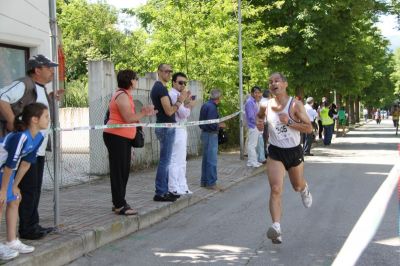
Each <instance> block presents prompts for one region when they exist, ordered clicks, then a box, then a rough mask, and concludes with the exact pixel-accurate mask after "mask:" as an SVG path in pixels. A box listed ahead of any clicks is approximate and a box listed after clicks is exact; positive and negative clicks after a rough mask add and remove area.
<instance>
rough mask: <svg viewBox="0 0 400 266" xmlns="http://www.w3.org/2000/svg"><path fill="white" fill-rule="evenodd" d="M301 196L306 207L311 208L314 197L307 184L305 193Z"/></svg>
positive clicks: (301, 193)
mask: <svg viewBox="0 0 400 266" xmlns="http://www.w3.org/2000/svg"><path fill="white" fill-rule="evenodd" d="M300 195H301V200H302V201H303V205H304V207H306V208H310V207H311V205H312V195H311V193H310V190H309V189H308V185H307V184H306V187H305V189H304V191H302V192H300Z"/></svg>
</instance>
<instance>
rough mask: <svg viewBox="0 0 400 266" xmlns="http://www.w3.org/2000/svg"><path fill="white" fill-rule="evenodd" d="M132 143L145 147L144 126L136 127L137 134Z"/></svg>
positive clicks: (134, 145)
mask: <svg viewBox="0 0 400 266" xmlns="http://www.w3.org/2000/svg"><path fill="white" fill-rule="evenodd" d="M131 145H132V147H134V148H143V147H144V132H143V128H142V127H137V128H136V136H135V138H134V139H133V140H132V141H131Z"/></svg>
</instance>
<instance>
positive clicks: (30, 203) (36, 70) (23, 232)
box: [0, 55, 63, 240]
mask: <svg viewBox="0 0 400 266" xmlns="http://www.w3.org/2000/svg"><path fill="white" fill-rule="evenodd" d="M56 66H58V64H56V63H54V62H52V61H51V60H50V59H48V58H47V57H45V56H44V55H36V56H33V57H31V58H30V59H29V60H28V63H27V66H26V74H27V78H25V80H27V81H29V84H32V86H33V88H27V86H26V85H25V84H26V83H25V82H23V81H21V80H17V81H14V82H12V83H11V84H10V85H8V86H6V87H4V88H2V89H0V114H1V115H2V117H4V119H5V120H6V125H7V130H8V131H12V130H14V119H15V115H18V114H14V111H13V109H12V106H14V104H16V103H17V102H21V99H23V98H24V97H25V96H26V95H25V91H26V90H27V92H29V91H30V92H31V93H32V94H33V96H31V97H30V98H29V99H32V100H33V102H39V103H43V104H44V105H46V106H47V107H49V109H50V110H52V104H51V102H50V100H51V99H52V92H51V93H50V94H48V93H47V91H46V87H45V85H46V84H48V83H50V82H51V81H52V80H53V74H54V71H55V67H56ZM27 84H28V83H27ZM28 90H29V91H28ZM57 93H63V90H60V91H58V92H57ZM57 96H58V95H57ZM27 104H29V102H25V103H24V105H27ZM50 115H52V112H50ZM49 128H50V125H49ZM43 133H44V134H45V139H44V141H43V143H42V145H41V146H40V148H39V150H38V153H37V156H38V157H37V161H36V163H35V164H32V165H31V167H30V168H29V170H28V172H27V173H26V174H25V177H24V178H23V179H22V181H21V183H20V184H19V188H20V190H21V195H22V200H21V203H20V205H19V236H20V238H24V239H31V240H35V239H40V238H42V237H44V236H45V235H47V234H48V233H50V232H51V231H53V229H54V228H44V227H42V226H40V225H39V213H38V207H39V199H40V194H41V189H42V181H43V170H44V162H45V152H46V146H47V142H48V134H47V133H48V130H46V131H45V132H43Z"/></svg>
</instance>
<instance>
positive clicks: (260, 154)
mask: <svg viewBox="0 0 400 266" xmlns="http://www.w3.org/2000/svg"><path fill="white" fill-rule="evenodd" d="M257 160H258V162H259V163H262V162H264V161H265V160H266V158H265V149H264V138H263V135H262V134H261V133H260V135H259V136H258V143H257Z"/></svg>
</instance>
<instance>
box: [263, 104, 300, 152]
mask: <svg viewBox="0 0 400 266" xmlns="http://www.w3.org/2000/svg"><path fill="white" fill-rule="evenodd" d="M273 100H274V99H270V100H269V102H268V113H267V122H268V133H269V143H270V144H272V145H274V146H276V147H279V148H293V147H296V146H299V145H300V131H298V130H295V129H293V128H291V127H288V126H287V125H285V124H283V123H281V121H280V120H279V115H278V114H279V113H286V114H288V115H289V117H290V114H289V110H290V107H291V106H292V101H293V97H290V98H289V100H288V102H287V104H286V106H285V108H284V109H283V110H282V111H280V112H279V113H277V112H274V111H272V108H271V101H273Z"/></svg>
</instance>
